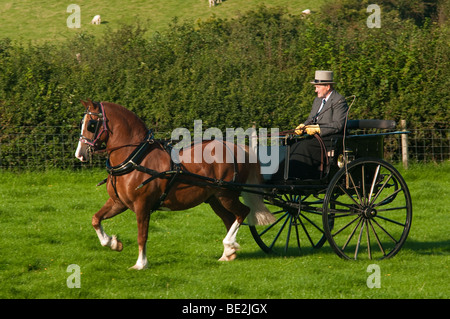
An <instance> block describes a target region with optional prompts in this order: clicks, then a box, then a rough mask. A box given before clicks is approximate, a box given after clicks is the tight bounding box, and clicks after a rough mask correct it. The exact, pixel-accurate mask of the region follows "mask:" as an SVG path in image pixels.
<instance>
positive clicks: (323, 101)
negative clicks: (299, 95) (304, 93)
mask: <svg viewBox="0 0 450 319" xmlns="http://www.w3.org/2000/svg"><path fill="white" fill-rule="evenodd" d="M326 102H327V100H325V99H323V100H322V105H320V107H319V111H318V112H317V114H316V117H317V116H318V115H319V113H320V111H322V108H323V106H324V105H325V103H326Z"/></svg>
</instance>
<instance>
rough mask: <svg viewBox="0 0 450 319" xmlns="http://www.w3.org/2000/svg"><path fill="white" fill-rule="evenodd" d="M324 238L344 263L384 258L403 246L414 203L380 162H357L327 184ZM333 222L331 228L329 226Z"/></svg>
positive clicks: (401, 183)
mask: <svg viewBox="0 0 450 319" xmlns="http://www.w3.org/2000/svg"><path fill="white" fill-rule="evenodd" d="M323 209H324V210H323V225H324V231H325V235H326V237H327V239H328V242H329V243H330V245H331V247H332V248H333V249H334V251H335V252H336V253H337V254H338V255H339V256H340V257H342V258H344V259H357V258H368V259H384V258H389V257H392V256H394V255H395V254H396V253H398V251H399V250H400V249H401V247H402V246H403V244H404V242H405V240H406V237H407V236H408V233H409V229H410V227H411V219H412V204H411V196H410V194H409V190H408V187H407V185H406V183H405V181H404V179H403V178H402V176H401V175H400V173H399V172H398V171H397V170H396V169H395V168H394V167H393V166H392V165H390V164H389V163H387V162H385V161H383V160H380V159H364V158H361V159H358V160H355V161H353V162H351V163H350V164H348V167H347V174H346V169H345V168H342V169H341V170H339V171H338V172H337V173H336V175H335V176H334V177H333V179H332V180H331V182H330V184H329V187H328V190H327V194H326V196H325V200H324V204H323ZM331 221H333V222H332V224H333V228H332V229H331V228H330V227H328V225H330V223H331Z"/></svg>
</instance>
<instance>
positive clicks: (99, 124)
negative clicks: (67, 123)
mask: <svg viewBox="0 0 450 319" xmlns="http://www.w3.org/2000/svg"><path fill="white" fill-rule="evenodd" d="M99 104H100V113H94V112H91V111H89V108H87V109H86V112H84V116H83V119H82V120H81V123H80V127H83V121H84V120H85V118H86V115H94V116H96V117H97V119H96V120H94V119H91V120H89V122H88V123H87V127H86V129H87V131H88V132H91V133H93V134H94V137H93V138H92V139H89V138H87V137H86V136H84V135H83V132H81V134H80V142H82V143H85V144H86V145H88V146H89V148H90V149H91V150H92V151H94V152H96V151H98V150H99V148H100V145H99V140H100V137H101V136H102V134H103V133H105V132H107V131H108V127H107V126H106V122H107V119H106V115H105V108H104V106H103V103H101V102H100V103H99Z"/></svg>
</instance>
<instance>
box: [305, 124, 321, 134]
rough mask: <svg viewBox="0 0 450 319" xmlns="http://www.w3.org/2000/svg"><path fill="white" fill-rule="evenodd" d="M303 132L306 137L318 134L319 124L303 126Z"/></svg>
mask: <svg viewBox="0 0 450 319" xmlns="http://www.w3.org/2000/svg"><path fill="white" fill-rule="evenodd" d="M305 132H306V134H308V135H314V134H316V133H317V134H320V127H319V124H315V125H307V126H305Z"/></svg>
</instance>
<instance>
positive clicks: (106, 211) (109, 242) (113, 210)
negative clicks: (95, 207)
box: [92, 198, 127, 251]
mask: <svg viewBox="0 0 450 319" xmlns="http://www.w3.org/2000/svg"><path fill="white" fill-rule="evenodd" d="M125 210H127V207H126V206H124V205H123V204H121V203H117V202H114V201H113V200H112V199H111V198H110V199H108V200H107V201H106V203H105V205H103V207H102V208H101V209H100V210H99V211H98V212H97V213H96V214H95V215H94V216H92V226H93V227H94V229H95V232H96V233H97V236H98V239H99V240H100V243H101V245H102V246H106V247H109V248H111V249H112V250H117V251H121V250H122V248H123V245H122V243H121V242H120V241H119V240H118V239H117V237H116V236H112V237H110V236H108V235H107V234H106V233H105V231H104V230H103V227H102V224H101V222H102V220H104V219H108V218H111V217H114V216H116V215H118V214H120V213H122V212H124V211H125Z"/></svg>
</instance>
